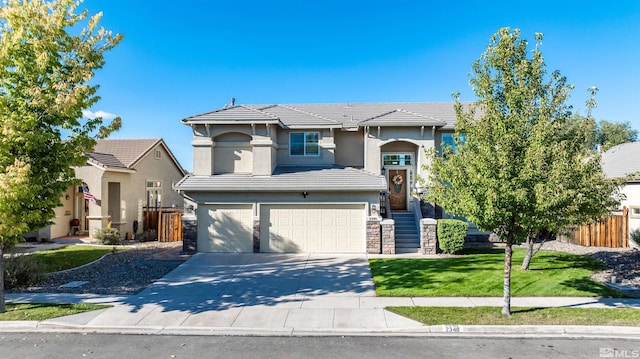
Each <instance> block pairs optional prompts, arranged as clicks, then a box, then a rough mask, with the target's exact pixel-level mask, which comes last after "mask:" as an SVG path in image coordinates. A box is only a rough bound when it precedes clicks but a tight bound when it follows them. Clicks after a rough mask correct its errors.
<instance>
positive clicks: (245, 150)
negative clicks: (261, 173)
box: [213, 132, 253, 173]
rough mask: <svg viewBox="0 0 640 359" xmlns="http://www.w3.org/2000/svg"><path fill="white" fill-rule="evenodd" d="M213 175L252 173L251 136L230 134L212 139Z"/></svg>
mask: <svg viewBox="0 0 640 359" xmlns="http://www.w3.org/2000/svg"><path fill="white" fill-rule="evenodd" d="M213 141H214V146H213V159H214V162H213V163H214V169H213V172H214V173H252V171H253V149H252V147H251V143H250V142H251V136H249V135H246V134H242V133H237V132H232V133H226V134H222V135H219V136H217V137H215V138H214V139H213Z"/></svg>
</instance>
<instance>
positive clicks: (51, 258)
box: [33, 245, 121, 272]
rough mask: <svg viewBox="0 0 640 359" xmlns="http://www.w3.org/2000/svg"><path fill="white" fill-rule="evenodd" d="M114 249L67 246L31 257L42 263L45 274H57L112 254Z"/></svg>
mask: <svg viewBox="0 0 640 359" xmlns="http://www.w3.org/2000/svg"><path fill="white" fill-rule="evenodd" d="M114 248H117V247H107V246H85V245H69V246H64V247H60V248H56V249H50V250H47V251H41V252H36V253H34V254H33V255H34V256H36V257H37V258H38V259H39V260H41V261H42V262H43V263H44V265H45V268H46V271H47V272H57V271H61V270H65V269H71V268H76V267H79V266H81V265H84V264H87V263H91V262H93V261H95V260H98V259H99V258H100V257H102V256H104V255H105V254H107V253H112V252H113V251H114ZM117 250H121V248H117Z"/></svg>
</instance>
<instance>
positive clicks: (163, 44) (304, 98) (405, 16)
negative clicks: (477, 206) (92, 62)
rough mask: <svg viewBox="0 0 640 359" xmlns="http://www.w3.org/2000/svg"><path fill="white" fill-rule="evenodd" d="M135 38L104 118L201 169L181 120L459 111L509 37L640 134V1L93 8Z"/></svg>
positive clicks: (103, 4) (119, 2) (122, 54)
mask: <svg viewBox="0 0 640 359" xmlns="http://www.w3.org/2000/svg"><path fill="white" fill-rule="evenodd" d="M83 6H84V7H87V8H88V9H89V10H90V12H91V13H95V12H97V11H103V13H104V17H103V19H102V22H101V24H102V25H103V26H104V27H106V28H107V29H110V30H113V31H114V32H119V33H122V34H124V36H125V38H124V40H123V41H122V43H121V44H120V45H119V46H118V47H116V48H115V49H114V50H112V51H111V52H109V53H108V54H107V55H106V60H107V63H106V65H105V67H104V68H103V69H102V70H100V71H99V72H98V73H97V75H96V77H95V82H96V83H98V84H100V86H101V87H100V90H99V95H100V96H101V97H102V99H101V101H100V102H99V103H98V104H96V105H95V106H94V107H93V108H92V109H91V111H93V112H98V111H104V112H105V113H107V114H115V115H118V116H121V117H122V119H123V128H122V129H121V130H120V131H119V132H118V133H115V134H113V135H112V136H111V137H112V138H150V137H162V138H164V139H165V141H166V142H167V143H168V145H169V147H170V148H171V150H172V151H173V152H174V154H175V155H176V157H177V158H178V160H179V161H180V162H181V164H182V166H183V167H185V168H186V169H187V170H191V169H192V158H191V145H190V142H191V136H192V135H191V130H190V129H189V128H188V127H186V126H184V125H182V124H180V122H179V120H180V119H182V118H184V117H187V116H190V115H193V114H197V113H202V112H207V111H211V110H215V109H218V108H220V107H222V106H223V105H224V104H225V103H228V102H229V99H230V98H231V97H235V98H236V103H238V104H243V103H246V104H250V103H336V102H391V101H450V100H451V94H452V93H453V92H456V91H459V92H460V93H461V98H462V100H474V99H475V97H474V95H473V93H472V91H471V88H470V87H469V71H470V69H471V64H472V62H473V61H474V60H475V59H477V58H478V57H479V56H480V54H481V53H482V52H483V51H484V50H485V48H486V46H487V44H488V42H489V38H490V36H491V35H492V34H493V33H495V32H496V31H497V30H498V29H499V28H500V27H504V26H510V27H512V28H519V29H521V30H522V35H523V36H524V37H526V38H527V39H529V40H530V42H532V43H533V34H534V33H535V32H542V33H543V34H544V41H543V45H542V48H541V49H542V52H543V55H544V57H545V60H546V63H547V70H548V71H549V72H551V71H553V70H560V71H561V72H562V74H563V75H565V76H566V77H567V78H568V82H569V83H571V84H573V85H575V89H574V91H573V94H572V97H571V100H570V103H571V104H573V105H574V108H575V109H576V110H579V111H581V112H582V113H584V103H585V100H586V99H587V97H588V93H587V88H589V87H591V86H597V87H598V88H599V90H600V92H599V93H598V97H597V100H598V107H597V108H596V109H595V110H594V111H593V115H594V117H595V118H596V119H607V120H613V121H629V122H631V124H632V126H633V127H634V128H636V129H640V115H639V114H638V112H639V111H638V104H639V103H640V1H637V0H616V1H584V0H583V1H557V0H556V1H535V2H532V1H522V2H519V1H492V2H485V1H481V2H480V1H477V2H476V1H468V2H466V1H404V0H388V1H380V0H369V1H364V0H363V1H355V0H354V1H347V0H342V1H339V0H317V1H316V0H313V1H312V0H298V1H293V0H278V1H266V0H265V1H258V0H252V1H250V0H226V1H218V0H210V1H207V0H197V1H196V0H181V1H165V0H153V1H141V0H139V1H131V0H127V1H125V0H85V3H84V5H83Z"/></svg>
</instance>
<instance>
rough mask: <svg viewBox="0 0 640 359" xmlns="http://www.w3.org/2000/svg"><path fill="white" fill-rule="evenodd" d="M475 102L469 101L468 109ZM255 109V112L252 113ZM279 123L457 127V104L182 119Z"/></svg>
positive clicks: (296, 109) (246, 111)
mask: <svg viewBox="0 0 640 359" xmlns="http://www.w3.org/2000/svg"><path fill="white" fill-rule="evenodd" d="M471 104H472V103H471V102H465V103H463V105H464V106H465V107H468V106H470V105H471ZM252 110H253V111H252ZM252 121H255V122H260V121H270V122H271V121H278V122H279V123H280V124H281V125H282V126H283V127H291V128H296V127H298V128H299V127H310V126H316V127H345V128H350V127H357V126H440V127H444V128H449V129H452V128H453V124H454V123H455V121H456V114H455V110H454V103H453V102H386V103H342V104H340V103H335V104H263V105H259V104H249V105H234V106H227V107H224V108H222V109H219V110H216V111H212V112H207V113H204V114H201V115H195V116H190V117H187V118H184V119H183V120H182V122H183V123H186V124H191V123H193V124H195V123H220V124H223V123H239V122H252Z"/></svg>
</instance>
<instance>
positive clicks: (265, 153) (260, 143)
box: [251, 136, 275, 176]
mask: <svg viewBox="0 0 640 359" xmlns="http://www.w3.org/2000/svg"><path fill="white" fill-rule="evenodd" d="M251 147H252V151H253V175H254V176H271V174H272V172H273V168H274V164H273V161H272V158H273V156H272V151H275V149H274V142H273V141H272V140H271V139H270V138H267V137H257V136H254V140H252V141H251Z"/></svg>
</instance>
